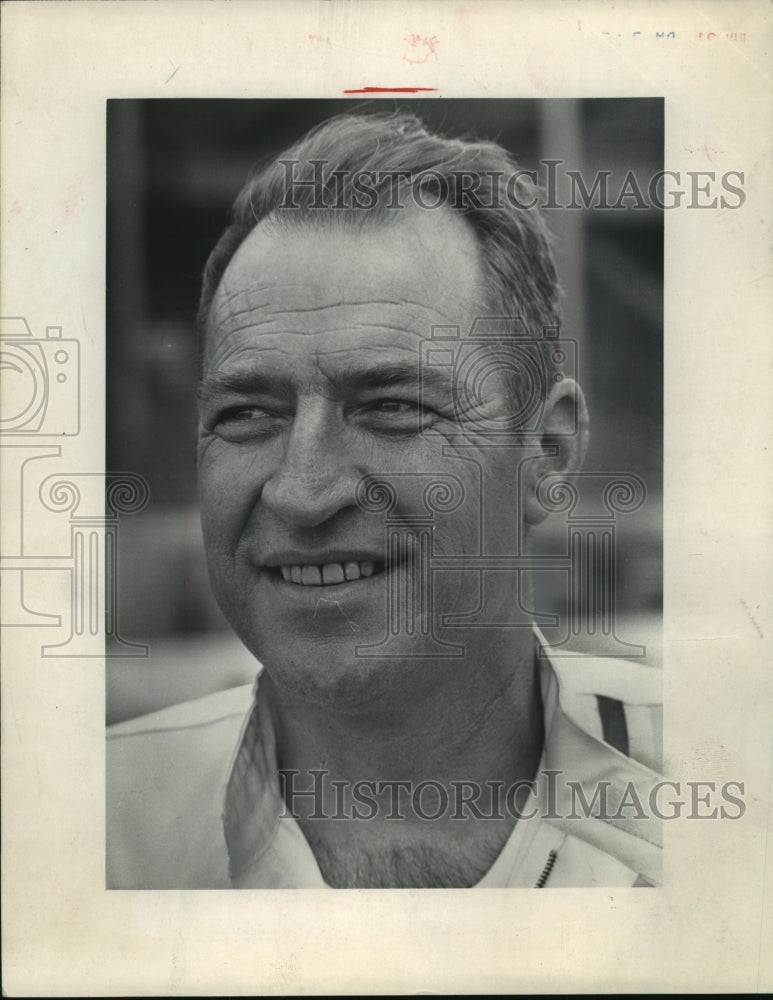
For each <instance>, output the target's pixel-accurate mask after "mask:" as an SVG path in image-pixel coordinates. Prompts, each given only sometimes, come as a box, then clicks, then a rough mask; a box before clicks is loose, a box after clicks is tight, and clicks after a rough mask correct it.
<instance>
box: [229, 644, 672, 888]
mask: <svg viewBox="0 0 773 1000" xmlns="http://www.w3.org/2000/svg"><path fill="white" fill-rule="evenodd" d="M535 638H536V641H537V645H538V650H539V655H538V662H539V665H540V689H541V694H542V705H543V718H544V732H545V743H544V748H543V753H542V759H541V762H540V766H539V773H538V780H539V781H543V780H544V776H545V774H547V773H548V772H557V774H558V775H559V778H558V780H556V781H555V782H554V784H553V790H552V791H551V793H550V794H552V795H554V797H555V809H553V810H552V812H555V814H556V818H553V817H552V816H551V815H550V812H551V810H550V807H549V805H548V813H549V815H548V816H547V817H546V818H547V819H548V821H549V822H551V823H553V824H554V825H555V826H558V827H559V828H562V827H563V828H564V829H565V830H567V832H571V833H575V834H576V833H577V832H578V821H577V820H572V819H565V820H563V822H562V819H561V817H565V816H567V815H569V814H570V813H571V811H572V803H570V802H569V801H568V797H569V795H570V790H569V787H568V785H567V782H568V781H572V782H578V783H579V784H580V785H581V786H582V787H583V788H584V789H587V790H589V795H588V797H590V795H591V794H592V793H593V790H594V789H595V788H597V787H598V785H599V783H600V782H607V783H608V786H607V787H608V794H609V802H610V808H611V809H615V808H616V804H617V803H618V802H619V800H620V799H621V797H622V795H623V794H624V791H625V789H629V788H630V787H631V785H633V787H634V789H635V790H637V791H638V792H639V795H640V798H641V799H642V801H646V800H647V795H648V794H649V790H650V789H651V788H652V784H653V782H654V781H656V780H657V778H658V776H657V775H656V774H655V772H653V771H651V770H650V769H649V768H647V767H645V766H644V765H642V764H639V763H638V762H636V761H635V760H632V759H631V758H628V757H626V756H625V755H623V754H621V753H619V752H618V751H616V750H614V749H613V748H612V747H609V746H608V745H607V744H605V743H603V742H602V741H600V740H598V739H596V738H595V737H594V736H592V735H591V734H589V733H588V732H586V731H585V729H583V728H582V727H581V726H580V725H578V723H577V722H576V721H575V720H574V719H573V718H572V714H571V706H569V705H567V704H565V703H563V701H562V691H561V685H560V684H559V679H558V676H557V671H556V669H555V667H554V665H553V663H552V662H551V659H550V654H549V649H548V647H547V644H546V643H545V640H544V638H543V637H542V635H541V633H540V632H539V630H538V629H536V627H535ZM259 686H260V674H259V675H258V678H257V679H256V681H255V686H254V689H253V702H252V707H251V709H250V711H249V713H248V714H247V717H246V718H245V721H244V724H243V726H242V729H241V732H240V734H239V739H238V741H237V745H236V749H235V751H234V754H233V758H232V762H231V766H230V768H229V772H228V774H229V776H228V780H227V782H226V787H225V793H224V802H223V830H224V834H225V841H226V845H227V848H228V857H229V871H230V875H231V878H232V879H234V878H237V877H238V876H239V875H240V874H241V873H243V872H245V871H247V870H248V869H249V868H250V867H251V866H253V865H255V864H256V863H257V862H258V861H259V860H260V858H261V857H262V856H263V854H265V852H266V851H267V850H268V849H269V847H270V846H271V844H272V842H273V840H274V838H275V837H276V834H277V831H278V829H279V824H280V817H283V816H284V817H285V819H286V817H287V814H286V809H285V804H284V800H283V797H282V792H281V789H280V785H279V769H278V764H277V756H276V732H275V729H274V723H273V719H272V717H271V712H270V710H269V706H268V702H267V699H266V698H261V697H260V696H259ZM545 796H546V792H545V790H544V789H543V788H540V789H539V790H538V792H537V797H538V799H539V800H540V802H541V808H543V807H544V806H545ZM589 822H591V823H595V824H596V827H597V826H598V823H599V822H600V821H599V820H591V821H589ZM601 822H603V821H601ZM567 824H568V825H567ZM520 825H521V824H516V830H517V828H518V826H520ZM612 826H613V827H614V830H613V831H612V833H613V836H618V835H619V836H627V837H630V836H633V837H635V838H637V839H639V840H642V841H644V842H646V843H647V844H649V845H652V846H653V847H657V846H658V845H659V836H660V833H659V824H656V823H654V822H647V821H643V820H641V819H637V818H636V817H635V816H630V817H623V818H622V819H620V820H615V821H614V822H613V823H612ZM594 830H595V828H594V827H591V828H590V836H589V839H593V837H594ZM608 832H609V831H608V830H604V831H603V833H604V834H607V833H608ZM602 839H603V837H602Z"/></svg>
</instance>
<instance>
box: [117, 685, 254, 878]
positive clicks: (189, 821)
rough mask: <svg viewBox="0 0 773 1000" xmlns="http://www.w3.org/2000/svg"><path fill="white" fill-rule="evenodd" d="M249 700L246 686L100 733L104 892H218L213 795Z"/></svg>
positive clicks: (217, 809)
mask: <svg viewBox="0 0 773 1000" xmlns="http://www.w3.org/2000/svg"><path fill="white" fill-rule="evenodd" d="M252 698H253V687H252V685H250V684H247V685H244V686H242V687H238V688H231V689H229V690H226V691H220V692H217V693H216V694H212V695H208V696H206V697H204V698H198V699H196V700H195V701H188V702H183V703H181V704H177V705H172V706H170V707H169V708H164V709H161V710H160V711H157V712H153V713H151V714H149V715H144V716H140V717H139V718H136V719H132V720H130V721H127V722H121V723H119V724H117V725H114V726H111V727H110V728H109V729H108V742H107V755H106V779H107V782H106V785H107V787H106V796H107V798H106V807H107V810H106V822H107V829H106V836H107V884H108V886H109V887H110V888H135V889H136V888H165V887H168V888H185V887H192V888H204V887H209V888H213V887H219V886H227V884H228V883H227V877H226V874H225V873H226V853H225V844H224V841H223V832H222V824H221V810H222V801H221V799H222V788H223V786H224V783H225V780H226V777H227V774H228V769H229V767H230V764H231V760H232V759H233V755H234V752H235V748H236V746H237V743H238V740H239V736H240V733H241V732H242V729H243V726H244V725H245V724H246V720H247V719H248V718H249V714H250V706H251V705H252Z"/></svg>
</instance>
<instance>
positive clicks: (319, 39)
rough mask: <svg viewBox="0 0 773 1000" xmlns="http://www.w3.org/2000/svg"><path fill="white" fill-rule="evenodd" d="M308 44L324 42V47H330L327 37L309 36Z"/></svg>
mask: <svg viewBox="0 0 773 1000" xmlns="http://www.w3.org/2000/svg"><path fill="white" fill-rule="evenodd" d="M309 41H310V42H312V43H313V42H324V43H325V45H330V38H329V37H328V36H327V35H309Z"/></svg>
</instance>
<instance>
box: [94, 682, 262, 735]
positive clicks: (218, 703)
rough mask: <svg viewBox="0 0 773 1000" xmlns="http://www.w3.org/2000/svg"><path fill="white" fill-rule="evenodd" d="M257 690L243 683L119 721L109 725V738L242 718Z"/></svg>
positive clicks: (181, 729)
mask: <svg viewBox="0 0 773 1000" xmlns="http://www.w3.org/2000/svg"><path fill="white" fill-rule="evenodd" d="M253 690H254V689H253V685H251V684H242V685H240V686H239V687H235V688H228V689H226V690H225V691H216V692H215V693H214V694H208V695H205V696H204V697H202V698H196V699H194V700H192V701H183V702H178V703H177V704H174V705H169V706H167V707H166V708H161V709H159V710H158V711H156V712H150V713H149V714H147V715H140V716H138V717H136V718H134V719H128V720H126V721H124V722H118V723H115V724H113V725H112V726H109V727H108V729H107V739H108V742H113V741H122V740H124V739H127V738H132V737H139V736H150V735H153V734H158V735H162V734H164V733H173V732H180V731H184V730H188V729H191V728H197V727H199V726H208V725H213V724H217V723H220V722H227V721H228V720H235V719H237V718H242V717H243V716H244V715H245V713H246V712H247V711H248V709H249V707H250V705H251V704H252V698H253Z"/></svg>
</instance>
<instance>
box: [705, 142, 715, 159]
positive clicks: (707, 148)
mask: <svg viewBox="0 0 773 1000" xmlns="http://www.w3.org/2000/svg"><path fill="white" fill-rule="evenodd" d="M703 152H704V153H705V154H706V159H707V160H708V161H709V163H713V162H714V161H713V160H712V159H711V153H710V152H709V144H708V143H707V142H704V143H703Z"/></svg>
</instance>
